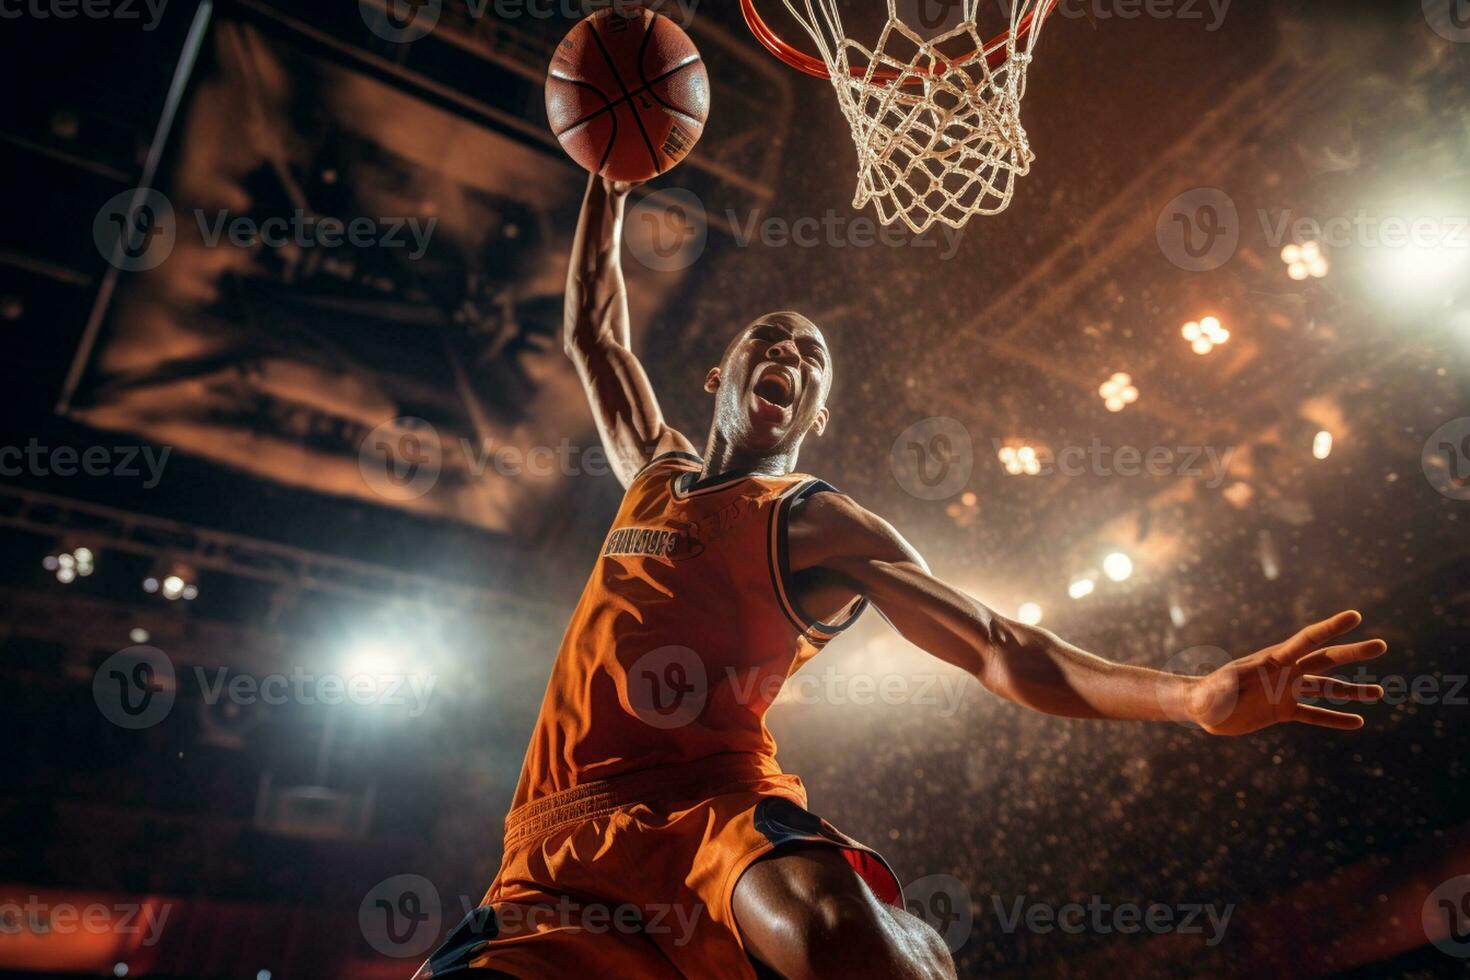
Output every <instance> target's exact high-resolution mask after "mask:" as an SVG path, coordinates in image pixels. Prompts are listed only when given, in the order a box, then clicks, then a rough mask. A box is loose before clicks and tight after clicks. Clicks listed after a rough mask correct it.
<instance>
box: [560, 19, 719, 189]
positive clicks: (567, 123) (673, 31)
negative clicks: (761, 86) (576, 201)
mask: <svg viewBox="0 0 1470 980" xmlns="http://www.w3.org/2000/svg"><path fill="white" fill-rule="evenodd" d="M708 117H709V75H708V73H707V72H706V71H705V68H704V61H703V60H702V59H701V58H700V56H699V49H698V48H696V47H695V46H694V42H693V41H691V40H689V35H688V34H685V33H684V32H683V31H682V30H681V29H680V28H679V25H677V24H675V23H674V22H673V21H671V20H669V18H667V17H665V16H664V15H663V14H658V13H654V12H653V11H651V10H648V9H646V8H643V7H638V6H630V5H625V4H614V5H613V6H612V7H609V8H607V9H605V10H599V11H598V12H597V13H595V14H593V15H591V16H590V17H587V18H585V19H583V20H582V21H580V22H578V24H577V26H575V27H573V28H572V29H571V31H569V32H568V33H567V36H566V37H564V38H562V41H561V44H559V45H558V46H557V49H556V55H555V56H554V57H553V58H552V59H551V67H550V68H549V69H548V70H547V73H546V118H547V120H548V121H549V122H550V123H551V131H552V132H553V133H555V134H556V138H557V139H558V140H559V141H561V145H562V148H563V149H565V150H566V151H567V153H568V154H569V155H570V156H571V158H572V159H573V160H576V161H577V162H578V163H580V164H581V165H582V166H584V167H586V168H587V169H588V170H590V171H592V172H593V173H598V174H601V175H602V176H604V177H607V178H609V179H612V180H648V179H649V178H650V177H655V176H657V175H659V174H661V173H663V172H665V171H666V170H668V169H669V168H671V167H673V166H674V165H675V164H677V163H678V162H679V161H680V160H682V159H684V157H685V155H687V154H688V153H689V151H690V150H691V149H693V147H694V144H695V143H696V142H697V141H698V140H699V137H700V134H702V133H703V132H704V122H705V120H706V119H707V118H708Z"/></svg>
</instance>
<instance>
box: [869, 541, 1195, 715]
mask: <svg viewBox="0 0 1470 980" xmlns="http://www.w3.org/2000/svg"><path fill="white" fill-rule="evenodd" d="M875 568H876V569H877V570H876V571H875V570H874V569H875ZM853 577H854V579H856V580H857V581H860V582H863V583H865V587H864V589H863V591H864V593H865V594H866V595H867V596H868V597H869V598H870V599H871V600H872V601H873V603H874V605H876V606H877V607H878V608H879V609H880V610H882V611H883V614H884V615H885V616H886V617H887V618H888V620H889V621H890V622H891V623H892V624H893V626H894V627H895V628H896V629H897V630H898V631H899V632H900V633H902V634H903V636H904V637H905V639H907V640H909V641H910V642H911V643H913V644H915V645H916V646H918V647H920V648H922V649H924V650H927V651H928V652H929V653H931V654H933V655H934V656H936V657H938V658H939V659H941V660H944V661H945V662H947V663H951V664H954V665H955V666H957V667H960V668H961V669H963V670H966V671H968V672H969V673H971V674H973V675H974V676H975V677H976V678H977V679H978V680H979V681H980V682H981V683H982V684H983V685H985V687H986V688H987V689H989V690H991V691H993V692H994V693H996V694H998V695H1000V696H1001V697H1003V698H1006V699H1007V700H1009V701H1014V702H1016V703H1017V704H1020V705H1024V706H1026V707H1028V708H1033V709H1035V710H1037V711H1042V712H1045V713H1047V714H1052V715H1061V716H1064V717H1068V718H1100V719H1101V718H1106V719H1117V720H1139V721H1162V720H1164V719H1167V718H1180V717H1185V715H1186V703H1185V699H1186V696H1187V694H1188V691H1189V687H1190V684H1191V683H1192V678H1188V677H1182V676H1179V675H1176V674H1166V673H1162V672H1160V671H1156V670H1148V669H1147V668H1143V667H1131V666H1128V665H1126V664H1118V663H1113V662H1111V661H1108V660H1104V659H1102V658H1101V657H1096V656H1093V655H1092V654H1090V653H1087V652H1085V651H1083V650H1080V649H1078V648H1077V647H1075V646H1072V645H1071V644H1069V643H1067V642H1065V641H1064V640H1062V639H1060V638H1059V637H1057V636H1056V635H1054V634H1053V633H1051V632H1049V631H1047V630H1044V629H1040V628H1038V627H1034V626H1026V625H1025V624H1023V623H1018V622H1016V621H1015V620H1012V619H1009V618H1007V617H1005V616H1002V615H1000V614H999V613H997V612H995V611H994V610H992V609H990V608H988V607H987V606H985V605H984V604H983V603H981V602H979V601H977V600H976V599H974V598H972V597H971V596H969V595H966V594H965V593H963V592H961V591H959V590H958V589H954V588H952V587H950V586H949V585H947V584H945V583H943V582H941V581H940V580H938V579H936V578H934V577H933V576H932V575H931V574H930V573H929V572H928V570H927V569H925V568H923V567H921V566H920V565H918V564H916V563H910V562H896V563H875V564H874V565H870V566H869V567H868V568H867V569H860V570H859V571H858V572H856V573H855V574H854V576H853Z"/></svg>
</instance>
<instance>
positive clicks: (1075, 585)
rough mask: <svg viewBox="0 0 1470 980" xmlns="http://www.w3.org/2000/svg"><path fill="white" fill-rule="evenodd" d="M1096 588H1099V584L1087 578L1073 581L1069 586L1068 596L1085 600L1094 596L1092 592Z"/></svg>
mask: <svg viewBox="0 0 1470 980" xmlns="http://www.w3.org/2000/svg"><path fill="white" fill-rule="evenodd" d="M1095 588H1097V583H1096V582H1094V581H1093V580H1092V579H1090V578H1087V577H1085V576H1084V577H1083V578H1075V579H1073V580H1072V584H1071V585H1069V586H1067V595H1069V596H1071V597H1072V598H1073V599H1083V598H1086V597H1087V596H1090V595H1092V590H1093V589H1095Z"/></svg>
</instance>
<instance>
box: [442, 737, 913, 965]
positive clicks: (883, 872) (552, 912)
mask: <svg viewBox="0 0 1470 980" xmlns="http://www.w3.org/2000/svg"><path fill="white" fill-rule="evenodd" d="M805 807H806V791H805V789H804V788H803V787H802V785H801V780H799V779H798V778H797V777H795V776H793V775H789V774H784V773H777V774H762V773H760V772H759V771H758V770H756V769H754V768H753V767H752V765H751V763H750V762H749V761H747V760H740V761H735V762H729V763H720V762H711V761H708V760H704V761H701V762H699V763H692V764H687V765H681V766H675V767H668V768H664V769H654V770H645V771H643V772H638V773H634V774H630V775H625V776H619V777H617V778H615V779H609V780H603V781H600V782H595V783H587V784H584V785H581V786H577V787H574V788H573V789H570V790H566V791H564V792H561V793H556V794H553V795H552V796H548V797H544V798H541V799H538V800H534V801H532V802H530V803H527V804H525V805H523V806H520V807H517V808H516V809H515V810H512V811H511V813H510V815H509V816H508V817H507V818H506V834H505V855H504V858H503V859H502V862H501V866H500V873H499V874H498V875H497V876H496V879H495V882H494V884H492V885H491V886H490V890H489V892H488V893H487V894H486V895H485V898H484V900H483V901H482V902H481V904H480V907H479V908H478V909H476V910H475V911H474V912H472V913H471V914H470V915H469V916H467V917H466V918H465V919H464V921H462V922H461V923H460V924H459V926H457V927H456V928H455V930H454V931H453V932H452V933H451V934H450V935H449V937H448V939H447V940H446V941H445V943H444V944H443V945H442V946H441V947H440V948H439V950H438V951H437V952H435V954H434V955H433V956H431V957H430V959H429V961H428V962H427V963H425V964H424V966H423V967H422V968H421V969H420V971H419V973H418V974H417V975H416V980H427V978H429V977H448V976H458V977H467V976H472V975H476V974H479V975H481V976H494V975H501V976H508V977H515V978H522V980H545V978H548V977H574V978H588V977H627V978H635V977H636V978H660V977H669V978H678V977H684V976H697V977H701V978H731V980H734V978H739V980H748V978H753V977H754V976H755V971H754V968H753V967H752V966H751V963H750V961H749V959H748V958H747V957H746V955H745V949H744V945H743V943H742V942H741V939H740V934H739V931H738V930H737V929H736V927H735V920H734V916H733V914H732V912H731V909H730V897H731V894H732V893H733V892H734V890H735V883H736V882H737V881H738V880H739V878H740V875H741V874H742V873H743V872H744V871H745V869H746V868H748V867H750V865H751V864H752V863H753V862H754V861H756V860H758V859H759V858H761V857H762V856H764V855H766V854H768V853H770V852H771V851H772V850H774V849H775V848H777V847H781V846H784V845H786V844H791V843H798V842H802V843H816V844H824V845H829V846H832V847H836V848H838V849H839V850H841V852H842V853H843V855H844V856H845V857H846V858H847V860H848V863H849V864H851V865H852V867H853V868H854V870H856V871H857V873H858V874H859V875H861V876H862V878H863V879H864V880H865V881H866V882H867V883H868V886H869V887H870V888H872V889H873V892H874V894H875V895H877V896H878V897H879V899H880V900H883V901H885V902H889V903H891V904H894V905H897V906H899V907H900V908H901V907H902V894H901V889H900V887H899V883H898V879H897V878H896V877H895V876H894V874H893V871H892V870H891V869H890V868H889V867H888V864H887V863H886V862H885V861H884V860H883V858H882V857H881V856H879V855H878V854H877V853H876V852H874V851H872V850H870V849H869V848H867V847H865V846H863V845H862V844H859V843H858V842H857V841H854V840H853V839H852V838H850V837H847V836H846V835H844V834H842V833H841V832H839V831H838V830H837V829H836V828H834V827H833V826H832V825H831V824H829V823H827V822H826V821H825V820H822V819H821V818H820V817H817V816H815V815H814V814H812V813H809V812H808V811H807V810H806V808H805Z"/></svg>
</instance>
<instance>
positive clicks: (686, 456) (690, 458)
mask: <svg viewBox="0 0 1470 980" xmlns="http://www.w3.org/2000/svg"><path fill="white" fill-rule="evenodd" d="M672 459H677V460H680V461H681V462H685V463H698V464H699V465H701V466H703V465H704V460H702V459H700V458H699V457H698V456H696V455H694V454H693V453H686V452H684V451H683V450H682V449H670V450H669V451H668V452H666V453H659V454H658V455H657V456H655V457H653V459H650V460H649V461H648V462H646V463H644V464H643V468H642V469H641V470H639V471H638V472H637V473H634V474H633V480H636V479H638V478H639V477H640V476H643V475H644V474H645V473H647V472H648V471H649V470H651V469H653V468H654V467H655V466H657V465H659V464H660V463H667V462H668V461H669V460H672ZM628 482H629V483H630V484H631V483H632V482H633V481H632V480H630V481H628Z"/></svg>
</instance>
